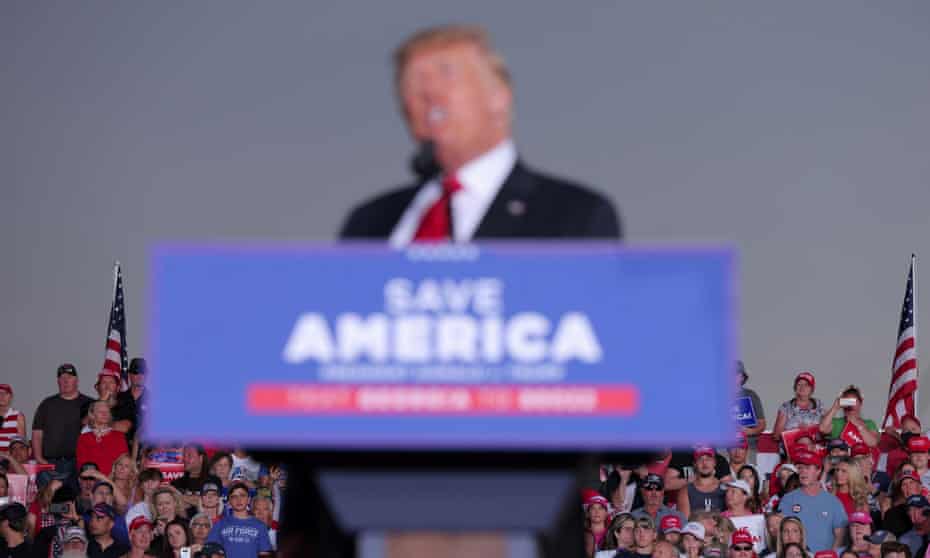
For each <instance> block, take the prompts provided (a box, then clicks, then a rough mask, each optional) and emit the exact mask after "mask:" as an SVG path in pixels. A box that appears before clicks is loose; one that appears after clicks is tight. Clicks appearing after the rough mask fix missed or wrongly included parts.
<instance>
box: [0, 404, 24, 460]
mask: <svg viewBox="0 0 930 558" xmlns="http://www.w3.org/2000/svg"><path fill="white" fill-rule="evenodd" d="M21 415H22V413H20V412H19V411H17V410H16V409H13V408H12V407H11V408H10V409H8V410H7V412H6V414H5V415H3V422H2V423H0V451H7V450H8V449H9V447H10V438H11V437H13V436H15V435H16V434H19V430H18V429H17V424H18V418H19V417H20V416H21Z"/></svg>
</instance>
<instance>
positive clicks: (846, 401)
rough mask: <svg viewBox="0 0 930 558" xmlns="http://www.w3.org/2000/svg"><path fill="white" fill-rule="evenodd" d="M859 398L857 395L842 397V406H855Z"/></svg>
mask: <svg viewBox="0 0 930 558" xmlns="http://www.w3.org/2000/svg"><path fill="white" fill-rule="evenodd" d="M858 402H859V400H858V399H856V398H855V397H841V398H840V407H855V406H856V403H858Z"/></svg>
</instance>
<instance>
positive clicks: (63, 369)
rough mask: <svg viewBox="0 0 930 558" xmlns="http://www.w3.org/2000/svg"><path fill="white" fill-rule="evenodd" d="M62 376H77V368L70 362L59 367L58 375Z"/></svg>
mask: <svg viewBox="0 0 930 558" xmlns="http://www.w3.org/2000/svg"><path fill="white" fill-rule="evenodd" d="M62 374H71V375H72V376H77V368H75V367H74V365H73V364H71V363H70V362H66V363H64V364H62V365H61V366H59V367H58V375H59V376H61V375H62Z"/></svg>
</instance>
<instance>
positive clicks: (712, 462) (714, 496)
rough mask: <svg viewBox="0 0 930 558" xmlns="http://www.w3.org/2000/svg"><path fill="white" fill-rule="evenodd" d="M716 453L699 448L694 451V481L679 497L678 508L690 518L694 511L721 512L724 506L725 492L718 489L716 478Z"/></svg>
mask: <svg viewBox="0 0 930 558" xmlns="http://www.w3.org/2000/svg"><path fill="white" fill-rule="evenodd" d="M716 456H717V452H716V451H714V448H711V447H707V446H700V447H698V448H697V449H695V450H694V473H695V477H694V481H692V482H690V483H688V489H687V491H685V492H683V493H682V494H680V495H679V500H678V501H679V508H680V509H681V510H682V511H685V512H686V515H688V516H690V515H691V514H692V513H694V512H696V511H718V512H719V511H723V508H724V506H725V505H726V490H724V489H722V488H721V487H720V479H718V478H717V476H716V466H717V457H716Z"/></svg>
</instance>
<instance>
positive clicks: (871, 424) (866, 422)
mask: <svg viewBox="0 0 930 558" xmlns="http://www.w3.org/2000/svg"><path fill="white" fill-rule="evenodd" d="M840 409H842V410H843V417H837V416H836V413H837V411H839V410H840ZM861 412H862V392H861V391H860V390H859V388H858V387H856V386H853V385H850V386H847V387H846V389H844V390H843V392H842V393H840V396H839V397H837V398H836V400H835V401H834V402H833V406H831V407H830V408H829V409H827V412H826V413H824V415H823V418H822V419H820V432H821V434H824V435H826V436H830V438H834V439H835V438H839V437H841V436H842V434H843V430H844V429H845V428H846V425H847V424H852V425H853V426H855V427H856V429H857V430H858V432H859V435H860V436H861V437H862V441H863V442H864V443H865V444H866V445H867V446H869V447H870V448H874V447H875V446H877V445H878V440H879V434H878V427H877V426H876V425H875V421H873V420H871V419H863V418H862V415H861V414H860V413H861Z"/></svg>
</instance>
